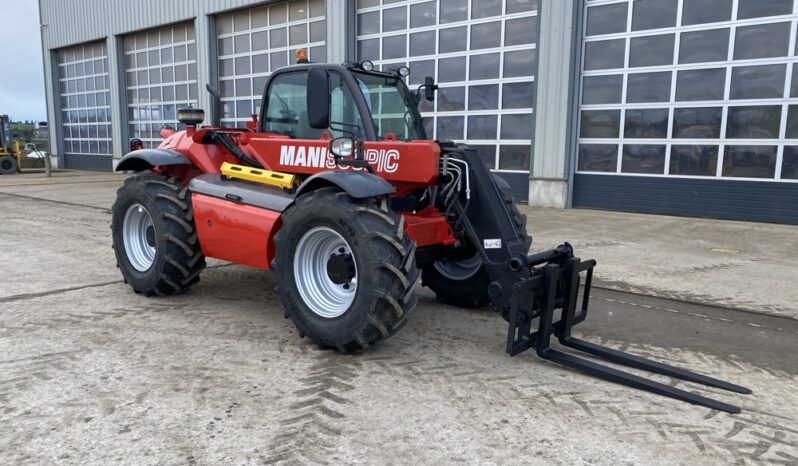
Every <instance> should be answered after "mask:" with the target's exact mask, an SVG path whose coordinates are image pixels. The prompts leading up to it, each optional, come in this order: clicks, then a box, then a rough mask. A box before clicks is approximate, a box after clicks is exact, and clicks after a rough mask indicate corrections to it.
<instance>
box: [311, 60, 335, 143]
mask: <svg viewBox="0 0 798 466" xmlns="http://www.w3.org/2000/svg"><path fill="white" fill-rule="evenodd" d="M307 107H308V124H310V127H311V128H313V129H327V128H329V127H330V77H329V76H328V75H327V70H324V69H322V68H311V69H310V71H308V102H307Z"/></svg>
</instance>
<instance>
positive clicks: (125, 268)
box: [111, 174, 205, 296]
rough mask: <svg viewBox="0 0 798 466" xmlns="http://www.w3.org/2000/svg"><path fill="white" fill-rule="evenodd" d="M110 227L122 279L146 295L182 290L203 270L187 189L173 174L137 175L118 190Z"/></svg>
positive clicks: (193, 282) (194, 282)
mask: <svg viewBox="0 0 798 466" xmlns="http://www.w3.org/2000/svg"><path fill="white" fill-rule="evenodd" d="M116 196H117V197H116V202H114V206H113V216H112V220H111V231H112V237H113V247H114V252H115V253H116V265H117V267H119V269H120V271H121V272H122V276H123V277H124V279H125V283H129V284H130V286H131V287H133V291H135V292H136V293H142V294H144V295H145V296H153V295H159V296H168V295H173V294H178V293H182V292H184V291H186V290H188V289H189V288H191V287H192V286H193V285H195V284H196V283H197V282H198V281H199V276H200V272H202V269H204V268H205V256H204V255H203V254H202V250H201V249H200V244H199V240H198V238H197V230H196V228H195V226H194V211H193V210H192V207H191V193H190V192H189V191H188V187H186V186H183V183H182V182H181V181H180V179H179V178H177V177H172V178H167V177H166V176H164V175H156V174H147V175H136V176H132V177H129V178H127V179H126V180H125V184H124V185H123V186H122V187H121V188H119V190H118V191H117V193H116Z"/></svg>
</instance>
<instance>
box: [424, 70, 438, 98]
mask: <svg viewBox="0 0 798 466" xmlns="http://www.w3.org/2000/svg"><path fill="white" fill-rule="evenodd" d="M437 90H438V85H437V84H435V78H433V77H432V76H427V77H426V78H424V98H425V99H427V100H428V101H430V102H433V101H434V100H435V91H437Z"/></svg>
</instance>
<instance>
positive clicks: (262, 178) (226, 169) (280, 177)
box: [222, 162, 299, 189]
mask: <svg viewBox="0 0 798 466" xmlns="http://www.w3.org/2000/svg"><path fill="white" fill-rule="evenodd" d="M222 175H224V176H226V177H227V178H231V179H232V178H237V179H239V180H247V181H252V182H254V183H262V184H268V185H271V186H277V187H280V188H284V189H294V188H296V187H297V186H299V178H297V177H296V176H294V175H289V174H288V173H280V172H273V171H271V170H263V169H261V168H252V167H246V166H244V165H235V164H232V163H228V162H225V163H223V164H222Z"/></svg>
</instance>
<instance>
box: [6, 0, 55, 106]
mask: <svg viewBox="0 0 798 466" xmlns="http://www.w3.org/2000/svg"><path fill="white" fill-rule="evenodd" d="M0 2H1V3H2V6H1V7H0V9H2V14H0V18H1V21H0V114H7V115H8V116H10V117H11V120H12V121H20V120H35V121H44V120H46V119H47V110H46V103H45V98H44V72H43V71H42V47H41V36H40V35H39V2H38V1H37V0H0Z"/></svg>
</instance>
